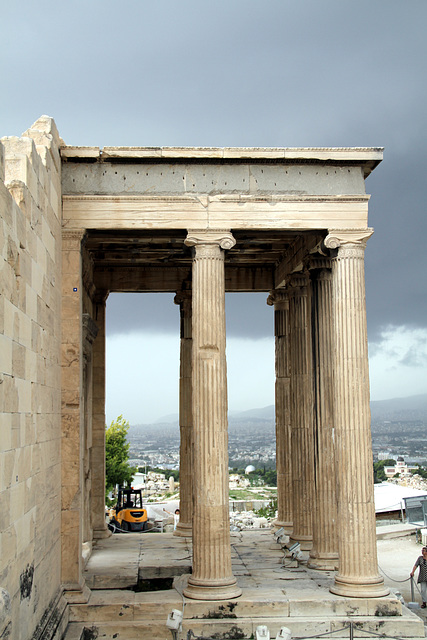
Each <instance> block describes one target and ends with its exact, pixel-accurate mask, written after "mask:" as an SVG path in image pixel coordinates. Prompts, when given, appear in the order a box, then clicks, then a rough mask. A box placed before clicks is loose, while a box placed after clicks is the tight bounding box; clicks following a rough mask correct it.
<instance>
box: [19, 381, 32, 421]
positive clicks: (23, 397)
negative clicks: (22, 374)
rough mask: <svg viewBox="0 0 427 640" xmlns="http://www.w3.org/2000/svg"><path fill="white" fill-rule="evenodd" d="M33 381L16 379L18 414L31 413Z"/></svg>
mask: <svg viewBox="0 0 427 640" xmlns="http://www.w3.org/2000/svg"><path fill="white" fill-rule="evenodd" d="M31 384H32V383H31V380H25V379H21V378H15V385H16V389H17V394H18V412H19V413H31V399H32V393H31Z"/></svg>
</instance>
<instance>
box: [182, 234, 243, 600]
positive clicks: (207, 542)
mask: <svg viewBox="0 0 427 640" xmlns="http://www.w3.org/2000/svg"><path fill="white" fill-rule="evenodd" d="M185 243H186V244H187V245H188V246H192V247H193V248H194V249H193V251H194V254H193V269H192V287H193V305H192V313H193V321H192V335H193V358H192V360H193V377H192V380H193V393H192V406H193V443H194V450H193V463H194V470H193V476H194V485H193V500H194V508H193V573H192V575H191V576H190V578H189V580H188V587H187V588H186V589H185V590H184V595H185V596H187V597H189V598H195V599H198V600H229V599H230V598H236V597H238V596H240V595H241V590H240V589H239V587H238V586H237V583H236V579H235V577H234V576H233V573H232V569H231V547H230V518H229V506H228V503H229V500H228V491H229V489H228V424H227V371H226V359H225V287H224V252H223V250H224V249H231V247H233V246H234V244H235V240H234V238H233V236H232V235H231V233H230V232H227V231H224V232H222V231H200V232H198V231H195V232H189V234H188V236H187V238H186V241H185Z"/></svg>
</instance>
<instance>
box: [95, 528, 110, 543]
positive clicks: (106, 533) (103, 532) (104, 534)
mask: <svg viewBox="0 0 427 640" xmlns="http://www.w3.org/2000/svg"><path fill="white" fill-rule="evenodd" d="M111 535H112V533H111V531H110V530H109V528H108V527H107V526H106V527H105V529H94V530H93V539H94V540H104V538H109V537H110V536H111Z"/></svg>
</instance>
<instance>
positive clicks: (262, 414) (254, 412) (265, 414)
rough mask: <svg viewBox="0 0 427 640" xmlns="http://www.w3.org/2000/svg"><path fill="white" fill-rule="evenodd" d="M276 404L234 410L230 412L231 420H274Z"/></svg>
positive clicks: (229, 418)
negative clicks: (245, 409)
mask: <svg viewBox="0 0 427 640" xmlns="http://www.w3.org/2000/svg"><path fill="white" fill-rule="evenodd" d="M274 412H275V409H274V404H269V405H268V407H262V408H260V409H248V410H247V411H232V412H230V413H229V416H228V420H229V422H242V421H244V420H274V419H275V413H274Z"/></svg>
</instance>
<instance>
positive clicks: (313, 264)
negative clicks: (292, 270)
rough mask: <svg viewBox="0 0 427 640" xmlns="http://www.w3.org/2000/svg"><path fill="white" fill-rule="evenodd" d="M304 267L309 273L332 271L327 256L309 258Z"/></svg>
mask: <svg viewBox="0 0 427 640" xmlns="http://www.w3.org/2000/svg"><path fill="white" fill-rule="evenodd" d="M306 267H307V269H308V270H309V271H318V270H324V269H332V263H331V259H330V258H329V257H327V256H319V255H317V256H310V258H309V259H308V260H307V263H306Z"/></svg>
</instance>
